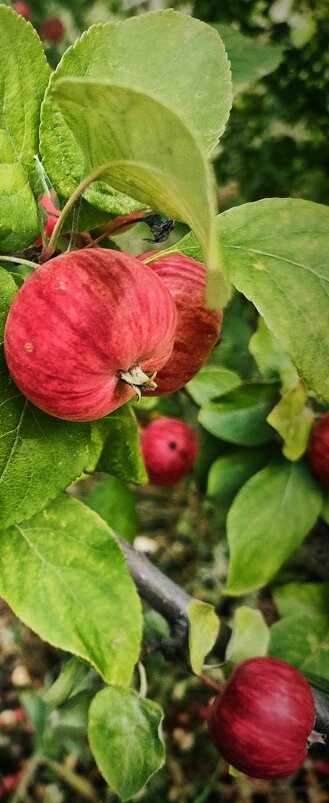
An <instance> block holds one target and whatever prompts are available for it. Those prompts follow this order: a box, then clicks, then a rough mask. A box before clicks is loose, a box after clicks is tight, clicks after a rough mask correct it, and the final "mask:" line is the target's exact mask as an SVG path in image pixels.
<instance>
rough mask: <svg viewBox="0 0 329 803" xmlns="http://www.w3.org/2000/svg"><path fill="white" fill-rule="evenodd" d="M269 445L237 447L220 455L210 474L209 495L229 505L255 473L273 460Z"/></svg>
mask: <svg viewBox="0 0 329 803" xmlns="http://www.w3.org/2000/svg"><path fill="white" fill-rule="evenodd" d="M271 456H272V455H271V452H270V451H269V448H268V446H267V447H266V448H265V449H264V448H262V447H259V448H255V449H236V450H235V451H233V452H229V453H228V454H223V455H221V457H218V458H217V460H215V462H214V463H213V464H212V466H211V468H210V471H209V474H208V485H207V496H208V497H210V498H212V499H214V501H215V503H216V505H224V506H225V507H229V506H230V504H231V503H232V502H233V499H234V497H235V496H236V494H237V493H238V491H239V490H240V488H241V486H242V485H244V483H245V482H247V480H249V479H250V477H252V476H253V474H256V473H257V471H260V469H262V468H264V466H266V465H267V463H269V461H270V460H271Z"/></svg>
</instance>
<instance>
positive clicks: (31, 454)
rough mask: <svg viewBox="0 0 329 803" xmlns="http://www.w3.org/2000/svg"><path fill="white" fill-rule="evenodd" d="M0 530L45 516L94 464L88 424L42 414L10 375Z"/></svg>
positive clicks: (0, 421) (1, 409) (3, 395)
mask: <svg viewBox="0 0 329 803" xmlns="http://www.w3.org/2000/svg"><path fill="white" fill-rule="evenodd" d="M0 404H1V406H0V429H1V441H0V526H1V527H8V526H9V525H11V524H15V523H19V522H20V521H22V520H23V519H26V518H29V517H30V516H33V515H34V513H37V512H38V511H39V510H42V509H43V508H44V507H45V506H46V505H47V504H48V502H50V501H51V500H52V499H54V498H55V496H57V494H58V493H59V491H61V490H63V489H64V488H66V486H67V485H70V483H71V482H73V481H74V480H76V479H77V478H78V477H79V476H80V474H81V473H82V472H83V471H84V469H85V468H86V467H87V466H88V463H89V460H90V448H91V430H90V424H75V423H74V424H72V423H70V422H68V421H60V420H59V419H56V418H53V417H52V416H49V415H47V414H46V413H43V412H42V411H41V410H39V409H38V408H37V407H34V405H33V404H30V402H28V401H27V399H26V398H25V397H24V396H23V395H22V394H21V393H20V392H19V390H18V389H17V387H16V385H14V383H13V382H12V380H11V379H10V377H9V376H8V374H5V375H3V376H2V383H1V389H0Z"/></svg>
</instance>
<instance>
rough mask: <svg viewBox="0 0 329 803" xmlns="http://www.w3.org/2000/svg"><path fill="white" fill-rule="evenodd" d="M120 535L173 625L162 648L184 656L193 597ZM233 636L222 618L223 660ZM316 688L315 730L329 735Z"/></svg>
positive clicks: (149, 596)
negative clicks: (190, 605) (189, 610)
mask: <svg viewBox="0 0 329 803" xmlns="http://www.w3.org/2000/svg"><path fill="white" fill-rule="evenodd" d="M116 536H117V539H118V541H119V544H120V546H121V549H122V551H123V553H124V555H125V557H126V560H127V564H128V568H129V571H130V574H131V576H132V578H133V580H134V582H135V584H136V586H137V589H138V591H139V593H140V595H141V597H142V598H143V599H144V600H145V601H146V602H148V603H149V605H151V607H152V608H154V610H155V611H158V613H160V614H161V615H162V616H163V617H164V618H165V619H166V620H167V621H168V622H169V624H170V625H171V635H170V637H169V638H168V639H163V640H161V642H159V649H161V651H162V652H163V653H164V655H165V657H168V658H173V657H174V655H178V656H180V657H181V656H182V655H183V654H184V653H185V652H186V646H187V635H188V615H187V608H188V605H189V603H190V602H191V601H192V599H193V597H192V596H191V595H190V594H187V592H186V591H184V590H183V589H182V588H180V587H179V586H178V585H177V584H176V583H174V581H173V580H170V579H169V577H166V575H165V574H163V573H162V572H161V571H160V569H158V568H157V567H156V566H154V565H153V564H152V563H151V561H150V560H149V559H148V558H147V557H146V556H145V555H143V554H142V553H140V552H137V550H135V549H134V548H133V547H132V546H130V545H129V544H127V542H126V541H125V540H124V538H122V537H121V536H120V535H118V534H117V533H116ZM230 637H231V628H230V627H229V626H228V625H227V624H226V623H225V622H223V621H221V627H220V632H219V636H218V639H217V641H216V643H215V646H214V648H213V650H212V652H213V653H214V654H215V655H216V656H218V658H220V659H221V660H223V659H224V658H225V650H226V647H227V644H228V642H229V639H230ZM312 690H313V695H314V701H315V708H316V720H315V729H316V730H317V731H319V732H321V733H324V734H326V736H327V738H329V697H328V696H327V695H326V694H324V693H323V692H321V691H319V690H318V689H316V688H314V687H312Z"/></svg>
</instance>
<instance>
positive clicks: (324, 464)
mask: <svg viewBox="0 0 329 803" xmlns="http://www.w3.org/2000/svg"><path fill="white" fill-rule="evenodd" d="M308 459H309V461H310V464H311V467H312V469H313V471H314V474H316V475H317V477H318V478H319V480H321V482H323V484H324V485H326V486H327V488H329V413H325V415H323V416H322V418H320V420H319V421H318V422H317V424H315V427H314V429H313V431H312V434H311V438H310V442H309V445H308Z"/></svg>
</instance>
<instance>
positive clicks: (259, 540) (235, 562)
mask: <svg viewBox="0 0 329 803" xmlns="http://www.w3.org/2000/svg"><path fill="white" fill-rule="evenodd" d="M321 504H322V497H321V492H320V490H319V487H318V483H317V482H316V481H315V480H314V479H313V477H312V475H311V473H310V471H309V469H308V468H307V466H306V465H304V464H303V463H290V462H289V461H288V460H286V461H283V460H282V461H281V460H278V461H274V462H273V463H270V465H268V466H267V467H266V468H264V469H263V470H262V471H259V472H258V474H255V475H254V477H252V478H251V479H250V480H249V481H248V482H247V483H246V484H245V485H244V486H243V488H241V490H240V491H239V493H238V495H237V496H236V497H235V499H234V502H233V505H232V507H231V508H230V511H229V514H228V518H227V535H228V541H229V546H230V556H231V557H230V563H229V575H228V581H227V589H226V591H227V593H228V594H230V595H232V596H239V595H240V594H246V593H247V592H249V591H253V590H254V589H256V588H260V587H261V586H263V585H265V583H267V582H268V581H269V580H270V579H271V578H272V577H273V575H274V574H275V573H276V572H277V570H278V569H279V568H280V566H282V564H283V563H284V561H285V560H287V558H288V557H289V555H291V553H292V552H293V551H294V550H295V549H296V548H297V547H298V546H299V544H300V543H301V542H302V540H303V539H304V538H305V536H306V535H307V534H308V532H309V531H310V529H311V528H312V526H313V525H314V524H315V522H316V519H317V517H318V515H319V512H320V510H321Z"/></svg>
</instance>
